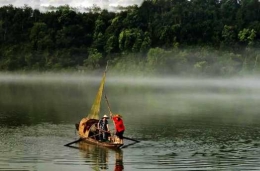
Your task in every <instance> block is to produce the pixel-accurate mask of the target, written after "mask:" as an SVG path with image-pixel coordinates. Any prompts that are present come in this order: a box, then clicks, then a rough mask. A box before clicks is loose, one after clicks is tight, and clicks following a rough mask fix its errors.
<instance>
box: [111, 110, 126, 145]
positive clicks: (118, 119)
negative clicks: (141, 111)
mask: <svg viewBox="0 0 260 171" xmlns="http://www.w3.org/2000/svg"><path fill="white" fill-rule="evenodd" d="M110 116H111V119H113V122H114V125H115V128H116V136H117V137H118V138H119V144H123V138H124V137H123V135H124V132H125V125H124V121H123V119H122V116H121V115H119V114H116V115H112V114H110Z"/></svg>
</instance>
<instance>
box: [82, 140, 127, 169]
mask: <svg viewBox="0 0 260 171" xmlns="http://www.w3.org/2000/svg"><path fill="white" fill-rule="evenodd" d="M78 145H79V149H80V150H81V152H82V153H81V154H82V156H83V157H85V158H86V159H87V160H86V162H87V163H88V164H90V163H89V161H91V164H90V165H91V168H92V169H93V170H95V171H98V170H112V168H109V159H111V160H113V163H114V171H122V170H124V165H123V151H122V150H121V149H108V148H105V147H100V146H96V145H91V144H88V143H85V142H79V144H78ZM112 155H114V157H112Z"/></svg>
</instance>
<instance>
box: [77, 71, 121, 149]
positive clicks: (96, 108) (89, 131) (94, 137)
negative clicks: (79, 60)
mask: <svg viewBox="0 0 260 171" xmlns="http://www.w3.org/2000/svg"><path fill="white" fill-rule="evenodd" d="M105 80H106V71H105V72H104V74H103V77H102V80H101V83H100V86H99V89H98V92H97V94H96V98H95V100H94V103H93V104H92V107H91V110H90V113H89V114H88V116H87V117H85V118H82V119H81V121H80V122H79V123H78V124H76V125H75V126H76V129H77V132H78V134H79V136H80V139H81V140H82V141H84V142H87V143H91V144H96V145H99V146H103V147H108V148H114V149H116V148H120V147H121V146H123V144H118V143H116V142H115V141H114V139H115V135H111V134H110V136H109V141H107V142H102V141H99V134H100V131H99V130H98V129H97V124H98V122H99V113H100V105H101V99H102V93H103V89H104V84H105Z"/></svg>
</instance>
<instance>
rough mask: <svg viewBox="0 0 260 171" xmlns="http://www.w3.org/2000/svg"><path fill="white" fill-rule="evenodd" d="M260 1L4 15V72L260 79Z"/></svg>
mask: <svg viewBox="0 0 260 171" xmlns="http://www.w3.org/2000/svg"><path fill="white" fill-rule="evenodd" d="M259 45H260V1H259V0H145V1H144V2H143V3H142V4H141V5H140V6H137V5H133V6H128V7H118V10H117V11H108V10H105V9H101V8H99V7H97V6H95V5H93V7H92V8H88V10H86V11H85V12H80V11H79V10H77V9H76V8H71V7H70V6H68V5H65V6H60V7H56V8H54V7H50V8H49V9H48V10H47V11H44V12H43V11H40V10H38V9H32V8H31V7H29V6H27V5H25V6H24V7H14V6H12V5H8V6H3V7H0V71H1V72H9V71H11V72H13V71H15V72H18V71H40V72H46V71H77V72H83V71H89V70H98V69H101V68H104V67H105V66H106V63H107V61H109V63H110V66H111V68H112V70H114V71H116V72H118V73H127V72H132V73H136V74H139V73H145V74H147V73H149V74H152V73H154V74H169V75H172V74H174V75H210V76H219V75H220V76H230V75H236V74H258V73H260V61H259V60H260V59H259V58H260V49H259V47H260V46H259Z"/></svg>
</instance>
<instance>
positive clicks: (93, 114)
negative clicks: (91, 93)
mask: <svg viewBox="0 0 260 171" xmlns="http://www.w3.org/2000/svg"><path fill="white" fill-rule="evenodd" d="M105 81H106V71H105V72H104V75H103V78H102V81H101V83H100V86H99V89H98V92H97V95H96V98H95V101H94V103H93V104H92V107H91V110H90V113H89V114H88V116H87V118H88V119H99V112H100V103H101V98H102V93H103V89H104V85H105Z"/></svg>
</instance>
